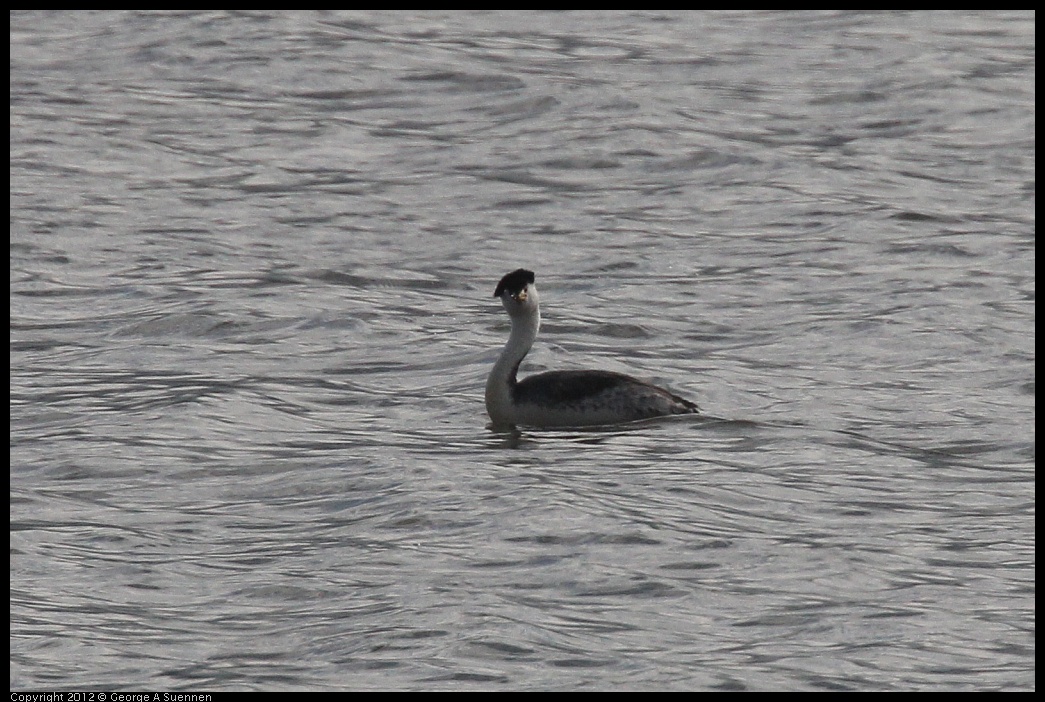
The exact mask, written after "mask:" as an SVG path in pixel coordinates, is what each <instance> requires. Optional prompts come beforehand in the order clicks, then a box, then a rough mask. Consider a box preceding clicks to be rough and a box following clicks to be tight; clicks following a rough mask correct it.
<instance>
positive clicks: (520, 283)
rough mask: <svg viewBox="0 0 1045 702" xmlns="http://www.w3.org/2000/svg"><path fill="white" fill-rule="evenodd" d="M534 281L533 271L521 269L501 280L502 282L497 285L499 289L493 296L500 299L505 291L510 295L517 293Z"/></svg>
mask: <svg viewBox="0 0 1045 702" xmlns="http://www.w3.org/2000/svg"><path fill="white" fill-rule="evenodd" d="M533 281H534V277H533V271H528V270H526V269H525V268H520V269H519V270H517V271H512V272H511V273H509V274H508V275H506V276H504V277H503V278H501V282H500V283H498V284H497V289H496V290H494V291H493V296H494V297H500V296H501V293H503V292H504V291H505V290H507V291H508V292H510V293H517V292H519V291H521V290H522V289H523V288H525V287H526V286H527V285H528V284H530V283H532V282H533Z"/></svg>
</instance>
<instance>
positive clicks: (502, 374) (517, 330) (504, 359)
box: [486, 306, 541, 424]
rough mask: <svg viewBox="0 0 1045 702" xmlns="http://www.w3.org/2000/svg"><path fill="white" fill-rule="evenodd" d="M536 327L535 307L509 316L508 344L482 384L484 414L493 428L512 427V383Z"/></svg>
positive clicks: (539, 322)
mask: <svg viewBox="0 0 1045 702" xmlns="http://www.w3.org/2000/svg"><path fill="white" fill-rule="evenodd" d="M540 326H541V313H540V310H539V309H537V307H536V306H534V308H533V309H531V310H524V311H520V314H518V315H516V316H512V332H511V334H509V335H508V343H507V344H505V345H504V350H503V351H501V356H500V358H498V359H497V362H496V363H494V364H493V370H491V371H490V377H489V378H487V380H486V411H487V412H488V413H489V414H490V419H492V420H493V422H494V424H511V423H513V422H512V417H513V416H514V413H513V406H512V388H513V387H515V383H516V380H515V375H516V373H517V372H518V370H519V364H520V363H522V360H523V359H524V358H525V357H526V354H527V353H529V351H530V347H531V346H533V342H534V340H535V339H536V338H537V330H538V329H540Z"/></svg>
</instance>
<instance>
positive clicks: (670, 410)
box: [486, 268, 700, 428]
mask: <svg viewBox="0 0 1045 702" xmlns="http://www.w3.org/2000/svg"><path fill="white" fill-rule="evenodd" d="M535 281H536V276H535V275H534V273H533V271H529V270H526V269H525V268H520V269H518V270H515V271H512V272H511V273H508V274H506V275H505V276H504V277H503V278H501V281H500V282H499V283H498V284H497V288H496V289H495V290H494V297H496V298H500V300H501V304H502V305H504V309H505V310H506V311H507V312H508V317H509V318H510V319H511V322H512V330H511V333H510V334H509V335H508V342H507V343H506V344H505V346H504V350H503V351H502V352H501V355H500V356H499V357H498V359H497V361H496V362H495V363H494V365H493V369H492V370H491V371H490V376H489V378H488V379H487V381H486V411H487V413H488V414H489V415H490V420H491V421H492V423H493V426H494V427H515V426H520V425H521V426H527V427H535V428H554V427H589V426H598V425H612V424H622V423H625V422H634V421H638V420H641V419H650V418H652V417H664V416H668V415H675V414H699V413H700V408H699V407H697V405H696V404H694V403H693V402H690V401H689V400H686V399H683V398H681V397H679V396H678V395H675V394H673V393H671V392H669V391H668V390H665V389H663V388H660V387H657V386H656V385H651V384H650V383H647V382H644V381H642V380H638V379H637V378H632V377H631V376H629V375H625V374H623V373H614V372H611V371H602V370H565V371H548V372H545V373H538V374H536V375H531V376H529V377H526V378H523V379H522V380H521V381H519V380H517V375H518V372H519V364H520V363H522V360H523V359H524V358H525V357H526V354H527V353H528V352H529V351H530V348H531V347H532V346H533V342H534V341H535V340H536V339H537V331H538V330H539V329H540V326H541V311H540V305H539V303H538V295H537V286H536V282H535Z"/></svg>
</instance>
